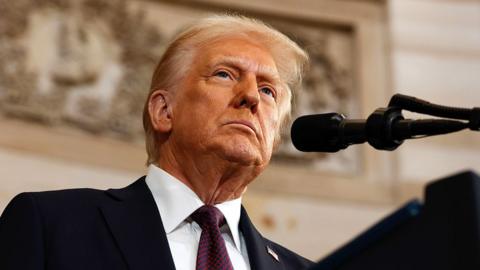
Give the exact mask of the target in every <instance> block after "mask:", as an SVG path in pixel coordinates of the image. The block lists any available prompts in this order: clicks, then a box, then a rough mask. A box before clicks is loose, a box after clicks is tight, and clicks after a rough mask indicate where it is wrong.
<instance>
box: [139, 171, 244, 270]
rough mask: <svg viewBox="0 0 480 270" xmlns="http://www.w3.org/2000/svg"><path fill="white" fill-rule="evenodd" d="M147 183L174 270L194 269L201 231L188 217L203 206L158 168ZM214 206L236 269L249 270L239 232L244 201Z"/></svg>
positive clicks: (193, 195) (182, 185) (238, 200)
mask: <svg viewBox="0 0 480 270" xmlns="http://www.w3.org/2000/svg"><path fill="white" fill-rule="evenodd" d="M145 181H146V183H147V186H148V188H149V189H150V191H151V192H152V194H153V198H154V199H155V203H156V204H157V207H158V211H159V212H160V217H161V218H162V223H163V227H164V229H165V232H166V234H167V240H168V244H169V246H170V251H171V252H172V257H173V262H174V263H175V268H176V269H178V270H194V269H195V267H196V262H197V249H198V242H199V241H200V235H201V232H202V229H201V228H200V226H199V225H198V224H197V223H196V222H194V221H192V220H191V219H190V218H189V217H190V215H191V214H192V213H193V212H195V210H197V209H198V208H200V207H201V206H203V205H204V203H203V202H202V201H201V200H200V198H199V197H198V196H197V194H195V192H193V191H192V190H191V189H190V188H189V187H188V186H186V185H185V184H184V183H182V182H181V181H180V180H178V179H176V178H175V177H173V176H172V175H170V174H168V173H167V172H166V171H164V170H162V169H160V168H159V167H157V166H155V165H150V166H149V167H148V174H147V177H146V179H145ZM215 207H217V208H218V209H219V210H220V211H221V212H222V214H223V215H224V216H225V219H226V223H225V225H223V226H222V227H221V228H220V231H221V233H222V236H223V239H224V240H225V246H226V247H227V252H228V255H229V257H230V260H231V261H232V264H233V267H234V268H235V269H236V270H249V269H250V263H249V261H248V253H247V247H246V245H245V239H244V238H243V235H242V233H241V232H240V231H239V229H238V224H239V221H240V210H241V198H238V199H235V200H231V201H226V202H223V203H221V204H217V205H215Z"/></svg>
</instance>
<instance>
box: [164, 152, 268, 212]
mask: <svg viewBox="0 0 480 270" xmlns="http://www.w3.org/2000/svg"><path fill="white" fill-rule="evenodd" d="M162 150H165V151H162V154H161V155H160V157H161V158H160V160H159V161H158V166H159V167H160V168H162V169H163V170H165V171H167V172H168V173H169V174H171V175H173V176H175V177H176V178H177V179H178V180H180V181H181V182H183V183H184V184H185V185H187V186H188V187H189V188H190V189H191V190H193V191H194V192H195V193H196V194H197V196H198V197H199V198H200V199H201V200H202V201H203V202H204V203H205V204H208V205H214V204H219V203H222V202H225V201H229V200H233V199H237V198H240V197H241V196H242V195H243V193H244V192H245V191H246V189H247V185H248V184H249V183H250V182H252V181H253V180H254V179H255V177H257V176H258V175H259V174H260V172H261V171H262V168H261V167H259V166H256V165H245V164H239V163H234V162H231V161H228V160H225V159H221V158H219V157H217V156H215V155H194V154H188V153H178V152H173V151H168V150H167V149H162ZM175 153H176V154H175ZM184 154H185V155H184Z"/></svg>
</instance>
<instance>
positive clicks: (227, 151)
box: [223, 145, 262, 166]
mask: <svg viewBox="0 0 480 270" xmlns="http://www.w3.org/2000/svg"><path fill="white" fill-rule="evenodd" d="M223 156H224V158H225V159H226V160H228V161H230V162H234V163H239V164H241V165H245V166H251V165H260V164H261V163H262V162H261V161H262V158H261V156H260V154H259V153H258V150H256V149H252V147H251V146H250V145H230V146H228V147H225V148H224V149H223Z"/></svg>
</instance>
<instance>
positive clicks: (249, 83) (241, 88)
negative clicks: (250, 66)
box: [234, 74, 260, 113]
mask: <svg viewBox="0 0 480 270" xmlns="http://www.w3.org/2000/svg"><path fill="white" fill-rule="evenodd" d="M234 91H235V93H236V95H235V99H234V106H235V108H247V109H249V110H250V111H251V112H252V113H256V112H257V109H258V103H259V101H260V94H259V92H258V85H257V78H256V76H255V75H253V74H248V75H246V76H244V78H242V79H241V80H240V81H239V83H238V84H237V85H236V86H235V90H234Z"/></svg>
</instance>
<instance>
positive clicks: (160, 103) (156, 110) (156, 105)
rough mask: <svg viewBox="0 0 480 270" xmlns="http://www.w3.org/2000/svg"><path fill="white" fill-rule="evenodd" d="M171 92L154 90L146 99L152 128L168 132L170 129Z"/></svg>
mask: <svg viewBox="0 0 480 270" xmlns="http://www.w3.org/2000/svg"><path fill="white" fill-rule="evenodd" d="M171 106H172V104H171V94H170V92H168V91H165V90H155V91H154V92H153V93H152V94H151V95H150V98H149V99H148V113H149V114H150V121H151V123H152V126H153V129H154V130H156V131H157V132H159V133H168V132H170V131H171V129H172V117H171V116H172V115H171V114H172V113H171V112H172V108H171Z"/></svg>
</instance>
